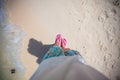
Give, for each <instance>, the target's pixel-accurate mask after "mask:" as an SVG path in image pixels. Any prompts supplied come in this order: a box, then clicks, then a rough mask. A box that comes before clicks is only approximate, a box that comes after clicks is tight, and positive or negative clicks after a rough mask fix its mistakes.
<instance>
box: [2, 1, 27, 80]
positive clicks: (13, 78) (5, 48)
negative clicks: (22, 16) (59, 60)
mask: <svg viewBox="0 0 120 80" xmlns="http://www.w3.org/2000/svg"><path fill="white" fill-rule="evenodd" d="M5 2H6V0H0V80H24V75H25V68H24V66H23V65H22V62H21V59H20V53H21V44H22V39H23V36H24V32H23V30H22V29H21V28H20V27H19V26H17V25H15V24H11V23H10V22H9V19H8V16H7V14H6V12H5V10H4V5H5Z"/></svg>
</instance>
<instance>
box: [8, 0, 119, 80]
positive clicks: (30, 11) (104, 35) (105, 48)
mask: <svg viewBox="0 0 120 80" xmlns="http://www.w3.org/2000/svg"><path fill="white" fill-rule="evenodd" d="M119 4H120V1H119V0H8V3H7V4H6V11H7V13H8V17H9V20H10V22H11V23H13V24H16V25H18V26H20V27H21V28H22V29H23V30H24V32H25V33H26V34H25V37H24V40H23V44H22V46H23V47H22V53H21V59H22V61H23V64H24V65H25V67H26V78H27V79H29V78H30V77H31V75H32V74H33V73H34V71H35V70H36V69H37V67H38V65H39V63H40V61H39V60H40V58H39V57H40V56H39V54H42V52H43V53H45V52H46V51H47V50H46V49H45V48H47V49H48V48H49V47H50V45H51V44H53V43H54V41H55V36H56V34H57V33H61V34H62V35H63V37H66V38H67V40H68V45H67V47H70V48H71V49H76V50H78V51H80V53H81V55H82V56H83V57H84V58H85V60H86V61H87V63H88V64H89V65H91V66H92V67H94V68H95V69H97V70H98V71H100V72H101V73H103V74H104V75H106V76H107V77H109V78H110V79H111V80H120V5H119Z"/></svg>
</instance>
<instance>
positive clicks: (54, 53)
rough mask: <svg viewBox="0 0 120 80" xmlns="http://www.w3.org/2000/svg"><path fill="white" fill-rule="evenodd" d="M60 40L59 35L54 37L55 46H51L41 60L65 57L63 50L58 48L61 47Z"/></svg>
mask: <svg viewBox="0 0 120 80" xmlns="http://www.w3.org/2000/svg"><path fill="white" fill-rule="evenodd" d="M61 39H62V37H61V35H60V34H58V35H57V36H56V40H55V45H54V46H52V47H51V48H50V49H49V50H48V52H47V53H46V54H45V56H44V57H43V60H45V59H48V58H51V57H58V56H65V55H64V51H63V49H62V48H61V47H60V46H61Z"/></svg>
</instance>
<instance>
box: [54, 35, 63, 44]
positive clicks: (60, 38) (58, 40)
mask: <svg viewBox="0 0 120 80" xmlns="http://www.w3.org/2000/svg"><path fill="white" fill-rule="evenodd" d="M61 40H62V36H61V34H57V36H56V40H55V43H59V44H58V46H61Z"/></svg>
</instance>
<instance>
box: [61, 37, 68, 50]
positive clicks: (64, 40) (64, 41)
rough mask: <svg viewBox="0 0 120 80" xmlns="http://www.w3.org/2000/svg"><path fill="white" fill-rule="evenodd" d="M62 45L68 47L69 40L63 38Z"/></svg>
mask: <svg viewBox="0 0 120 80" xmlns="http://www.w3.org/2000/svg"><path fill="white" fill-rule="evenodd" d="M61 42H62V43H61V46H62V47H64V48H65V47H66V45H67V40H66V39H65V38H62V41H61Z"/></svg>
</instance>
